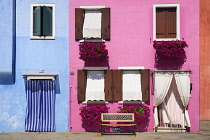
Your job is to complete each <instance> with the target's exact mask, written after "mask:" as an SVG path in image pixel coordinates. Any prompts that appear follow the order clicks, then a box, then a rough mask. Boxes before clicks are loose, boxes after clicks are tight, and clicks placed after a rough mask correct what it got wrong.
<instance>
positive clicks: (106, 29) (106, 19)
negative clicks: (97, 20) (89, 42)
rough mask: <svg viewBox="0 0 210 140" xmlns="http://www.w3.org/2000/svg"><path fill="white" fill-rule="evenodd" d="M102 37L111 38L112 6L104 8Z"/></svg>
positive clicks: (102, 10)
mask: <svg viewBox="0 0 210 140" xmlns="http://www.w3.org/2000/svg"><path fill="white" fill-rule="evenodd" d="M101 12H102V20H101V37H102V39H104V40H110V8H102V9H101Z"/></svg>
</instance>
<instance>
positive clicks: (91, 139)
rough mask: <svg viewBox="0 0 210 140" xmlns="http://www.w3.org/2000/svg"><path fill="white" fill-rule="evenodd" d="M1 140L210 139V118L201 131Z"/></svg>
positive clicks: (3, 139)
mask: <svg viewBox="0 0 210 140" xmlns="http://www.w3.org/2000/svg"><path fill="white" fill-rule="evenodd" d="M0 140H210V120H209V121H201V123H200V132H138V133H137V135H136V136H134V135H103V136H101V134H100V133H93V132H20V133H0Z"/></svg>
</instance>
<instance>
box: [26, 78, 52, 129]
mask: <svg viewBox="0 0 210 140" xmlns="http://www.w3.org/2000/svg"><path fill="white" fill-rule="evenodd" d="M26 101H27V106H26V119H25V131H27V132H54V131H55V81H52V80H27V81H26Z"/></svg>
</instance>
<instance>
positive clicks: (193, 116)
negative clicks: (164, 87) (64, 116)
mask: <svg viewBox="0 0 210 140" xmlns="http://www.w3.org/2000/svg"><path fill="white" fill-rule="evenodd" d="M69 4H70V11H69V13H70V14H69V15H70V21H69V23H70V28H69V31H70V38H69V44H70V57H69V62H70V68H69V69H70V74H69V80H70V83H69V86H70V91H69V131H73V132H83V131H88V130H87V129H85V128H84V127H83V125H82V120H81V119H82V118H81V116H80V108H81V107H83V106H89V105H90V104H89V103H87V102H85V101H84V102H83V101H78V98H79V97H78V96H79V95H78V90H79V85H78V83H79V81H80V80H81V79H78V75H79V74H78V70H84V69H86V71H90V70H96V69H101V70H102V71H103V70H104V69H105V71H106V70H107V69H108V70H129V69H130V70H140V69H149V70H150V73H149V80H150V86H149V96H148V97H149V99H148V100H147V101H145V102H144V101H143V98H144V97H143V95H142V96H141V97H140V98H141V99H140V101H139V100H138V101H136V102H135V101H130V102H129V101H128V102H124V101H122V102H120V101H112V102H109V101H108V102H107V101H105V102H103V103H101V102H97V101H96V102H94V103H93V102H92V103H91V105H101V104H102V105H105V106H107V107H109V108H110V109H109V112H111V113H116V112H118V111H119V107H122V106H124V105H129V104H130V105H133V104H135V105H137V106H138V105H140V104H145V105H146V106H148V107H149V108H150V117H149V121H148V123H147V125H146V127H144V129H139V131H148V132H153V131H155V127H157V126H160V123H159V124H158V123H157V122H155V119H156V118H155V117H154V116H155V110H156V109H158V108H157V107H155V106H157V105H155V104H156V103H157V101H155V94H156V93H155V91H156V87H155V84H154V83H155V76H154V75H155V73H158V72H163V73H169V75H170V73H172V75H174V76H173V78H172V77H171V78H172V79H171V81H172V82H173V80H175V79H176V76H175V74H174V73H182V72H186V73H189V76H190V83H191V89H190V96H189V99H188V102H187V104H186V105H185V106H184V108H185V109H184V111H185V110H187V111H188V114H189V115H188V117H189V118H188V123H190V125H189V124H188V131H191V132H198V131H199V130H200V128H199V20H198V19H199V0H193V1H191V3H190V4H189V3H188V2H187V1H183V0H174V1H170V0H147V1H144V0H137V1H130V0H115V1H110V0H103V1H100V0H91V1H90V0H71V1H70V3H69ZM77 8H80V9H83V10H84V11H88V10H94V11H95V10H98V9H99V11H100V9H102V8H109V9H110V11H109V12H110V14H109V19H110V22H109V27H108V28H109V33H108V34H109V37H108V38H107V37H105V39H104V38H103V35H104V33H103V31H101V32H100V31H99V32H100V33H101V36H102V37H101V38H99V39H98V38H97V40H102V41H104V42H105V45H106V49H107V50H108V57H109V58H108V61H106V62H103V63H100V62H98V63H94V62H91V63H90V62H89V63H87V62H84V61H83V60H81V59H80V54H79V53H80V50H79V44H80V43H81V42H83V41H84V40H85V39H81V38H80V37H79V35H77V33H76V32H79V29H80V28H78V27H77V20H78V18H75V16H77V13H76V10H75V9H77ZM170 8H172V11H173V8H174V9H175V26H174V27H175V29H173V31H171V33H168V34H170V35H172V36H169V37H163V36H161V33H159V31H158V29H157V28H159V27H158V26H157V24H158V21H157V18H158V14H156V13H157V11H158V10H160V11H161V10H162V9H164V10H167V9H170ZM164 10H163V11H164ZM102 11H103V10H102ZM169 12H171V11H170V10H169ZM84 15H86V14H83V16H84ZM85 17H86V16H85ZM75 19H76V20H75ZM85 20H86V19H85ZM102 20H103V12H102ZM75 22H76V29H75ZM163 24H165V23H160V25H163ZM101 26H103V24H102V25H101ZM101 28H102V27H101ZM84 30H85V29H83V31H84ZM96 32H97V31H96ZM96 34H97V33H96ZM163 34H164V33H163ZM158 35H160V36H158ZM83 37H84V32H83ZM177 39H178V40H182V41H186V43H187V45H188V47H187V48H185V53H186V58H187V59H185V60H183V61H182V62H180V61H179V62H177V61H176V60H166V61H163V62H162V63H157V61H156V58H155V53H156V50H155V49H154V47H153V41H154V40H157V41H162V40H165V41H168V40H177ZM89 40H91V41H93V42H94V41H95V40H93V39H92V38H91V39H89ZM172 64H174V65H172ZM177 65H178V66H177ZM158 70H159V71H158ZM173 72H174V73H173ZM140 74H141V72H140ZM86 76H87V75H86ZM86 80H87V79H86ZM86 82H87V81H86ZM141 82H143V81H142V80H141ZM159 82H163V83H164V81H159ZM96 86H97V85H96ZM141 86H142V85H141ZM86 88H87V87H86ZM86 94H87V90H86ZM142 94H143V92H142ZM85 98H87V95H86V97H85ZM175 98H176V97H175ZM131 100H132V99H131ZM142 101H143V102H142ZM155 102H156V103H155ZM91 105H90V106H91ZM185 115H186V114H185ZM184 120H186V116H184ZM155 124H157V126H156V125H155ZM182 128H186V127H185V125H184V126H182Z"/></svg>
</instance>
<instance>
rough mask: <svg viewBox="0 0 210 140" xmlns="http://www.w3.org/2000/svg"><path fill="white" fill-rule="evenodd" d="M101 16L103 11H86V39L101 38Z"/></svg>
mask: <svg viewBox="0 0 210 140" xmlns="http://www.w3.org/2000/svg"><path fill="white" fill-rule="evenodd" d="M101 15H102V14H101V11H85V18H84V25H83V37H84V38H101Z"/></svg>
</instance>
